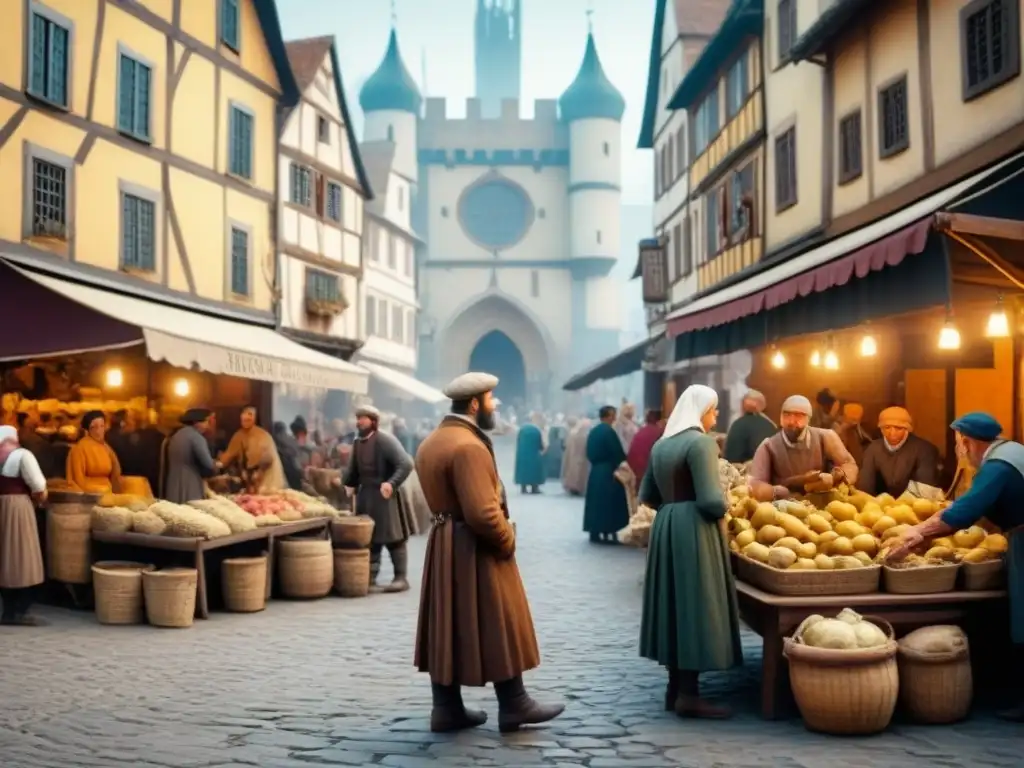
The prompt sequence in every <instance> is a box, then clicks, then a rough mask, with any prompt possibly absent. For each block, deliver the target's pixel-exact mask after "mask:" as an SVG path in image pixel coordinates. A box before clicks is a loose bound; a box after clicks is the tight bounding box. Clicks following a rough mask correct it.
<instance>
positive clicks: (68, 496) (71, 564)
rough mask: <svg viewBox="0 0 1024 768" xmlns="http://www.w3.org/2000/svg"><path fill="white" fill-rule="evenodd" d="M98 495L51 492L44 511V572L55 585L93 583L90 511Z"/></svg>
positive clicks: (98, 498) (98, 497) (97, 499)
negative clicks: (56, 582)
mask: <svg viewBox="0 0 1024 768" xmlns="http://www.w3.org/2000/svg"><path fill="white" fill-rule="evenodd" d="M99 500H100V495H99V494H98V493H74V492H72V491H54V492H52V493H51V494H50V503H49V506H48V507H47V510H46V572H47V574H48V575H49V577H50V578H51V579H53V580H54V581H61V582H64V583H65V584H88V583H89V581H90V580H91V579H92V570H91V568H90V565H91V561H92V508H93V506H94V505H95V504H96V503H97V502H98V501H99Z"/></svg>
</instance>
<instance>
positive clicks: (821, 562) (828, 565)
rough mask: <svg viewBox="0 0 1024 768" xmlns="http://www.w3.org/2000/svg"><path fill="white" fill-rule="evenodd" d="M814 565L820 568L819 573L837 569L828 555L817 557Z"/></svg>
mask: <svg viewBox="0 0 1024 768" xmlns="http://www.w3.org/2000/svg"><path fill="white" fill-rule="evenodd" d="M814 564H815V565H816V566H818V570H819V571H831V570H832V569H834V568H835V567H836V565H835V563H833V562H832V558H831V557H829V556H828V555H817V556H815V558H814Z"/></svg>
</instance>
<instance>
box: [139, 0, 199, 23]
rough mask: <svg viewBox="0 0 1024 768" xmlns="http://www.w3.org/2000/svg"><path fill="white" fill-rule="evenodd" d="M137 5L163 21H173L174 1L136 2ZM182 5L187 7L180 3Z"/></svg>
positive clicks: (150, 0)
mask: <svg viewBox="0 0 1024 768" xmlns="http://www.w3.org/2000/svg"><path fill="white" fill-rule="evenodd" d="M136 2H138V4H139V5H143V6H145V7H146V8H148V9H149V10H151V11H152V12H153V13H155V14H156V15H157V16H159V17H160V18H161V19H163V20H164V21H168V22H169V21H172V20H173V19H174V0H136ZM182 5H188V2H187V1H186V2H185V3H182Z"/></svg>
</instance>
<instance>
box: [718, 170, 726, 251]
mask: <svg viewBox="0 0 1024 768" xmlns="http://www.w3.org/2000/svg"><path fill="white" fill-rule="evenodd" d="M728 237H729V183H728V182H726V183H725V184H723V185H722V186H720V187H719V188H718V243H719V248H721V249H724V248H725V246H726V245H727V244H728Z"/></svg>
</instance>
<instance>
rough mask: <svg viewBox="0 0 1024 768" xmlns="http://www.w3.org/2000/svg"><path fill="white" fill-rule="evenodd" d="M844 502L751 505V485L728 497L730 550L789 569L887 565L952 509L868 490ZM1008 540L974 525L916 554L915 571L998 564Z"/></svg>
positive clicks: (848, 494)
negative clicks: (902, 539)
mask: <svg viewBox="0 0 1024 768" xmlns="http://www.w3.org/2000/svg"><path fill="white" fill-rule="evenodd" d="M840 495H842V496H845V501H843V500H836V501H832V502H830V503H829V504H828V505H827V506H826V507H825V508H824V509H817V508H816V507H814V505H812V504H811V503H810V502H808V501H806V500H801V501H798V500H792V501H777V502H775V503H774V504H769V503H767V502H758V501H756V500H755V499H753V498H751V496H750V490H749V488H748V487H747V486H738V487H736V488H734V489H732V490H731V491H729V493H728V498H729V503H730V510H729V512H728V513H727V514H726V528H727V530H728V532H729V547H730V549H732V550H733V551H734V552H739V553H741V554H743V555H745V556H746V557H749V558H751V559H752V560H757V561H758V562H761V563H765V564H767V565H770V566H772V567H774V568H779V569H783V570H842V569H849V568H863V567H865V566H869V565H872V564H873V563H876V562H880V561H881V560H882V559H883V557H884V553H885V549H886V546H887V544H886V542H888V541H889V540H890V539H892V538H894V537H896V536H899V535H900V534H901V533H903V532H904V531H906V530H907V529H908V528H910V527H911V526H913V525H917V524H918V523H920V522H922V521H924V520H927V519H928V518H929V517H931V516H932V515H934V514H935V513H936V512H938V511H940V510H941V509H945V508H946V507H947V506H948V505H949V502H944V501H943V502H937V501H929V500H927V499H919V498H916V497H914V496H910V495H909V494H904V495H903V496H901V497H900V498H899V499H894V498H893V497H892V496H890V495H889V494H887V493H883V494H882V495H880V496H877V497H873V496H870V495H868V494H866V493H864V492H862V491H847V492H841V494H840ZM1006 549H1007V541H1006V537H1005V536H1003V535H1001V534H998V533H993V534H990V533H988V532H987V531H986V530H985V529H984V528H980V527H978V526H972V527H971V528H969V529H967V530H964V531H958V532H957V533H955V534H953V535H952V536H950V537H948V538H942V539H936V540H935V542H934V543H933V546H932V547H931V549H929V550H928V552H927V553H925V554H924V555H911V556H909V557H908V558H907V559H906V560H905V561H904V563H905V565H906V566H908V567H918V566H926V565H939V564H945V563H952V562H960V561H963V562H968V563H980V562H985V561H986V560H990V559H993V558H996V557H999V556H1000V555H1001V554H1002V553H1003V552H1005V551H1006Z"/></svg>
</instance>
